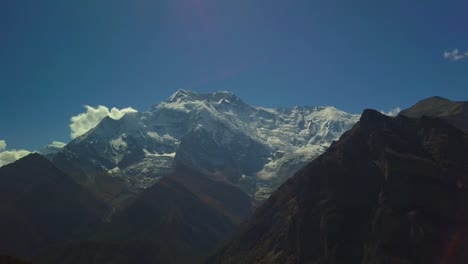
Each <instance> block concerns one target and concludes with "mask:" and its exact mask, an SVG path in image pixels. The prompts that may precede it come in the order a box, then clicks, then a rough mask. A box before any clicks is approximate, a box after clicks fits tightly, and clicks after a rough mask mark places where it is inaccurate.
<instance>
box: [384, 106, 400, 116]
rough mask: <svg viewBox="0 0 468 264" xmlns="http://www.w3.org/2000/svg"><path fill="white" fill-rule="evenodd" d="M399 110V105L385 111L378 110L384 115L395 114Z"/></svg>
mask: <svg viewBox="0 0 468 264" xmlns="http://www.w3.org/2000/svg"><path fill="white" fill-rule="evenodd" d="M400 112H401V108H400V107H395V108H393V109H390V110H389V111H387V112H385V111H383V110H382V111H380V113H382V114H384V115H388V116H397V115H398V113H400Z"/></svg>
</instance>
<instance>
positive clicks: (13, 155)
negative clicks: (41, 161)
mask: <svg viewBox="0 0 468 264" xmlns="http://www.w3.org/2000/svg"><path fill="white" fill-rule="evenodd" d="M6 146H7V144H6V141H5V140H0V167H1V166H3V165H7V164H9V163H12V162H14V161H16V160H18V159H21V158H22V157H24V156H26V155H28V154H29V153H31V152H30V151H28V150H24V149H19V150H16V149H12V150H5V149H6Z"/></svg>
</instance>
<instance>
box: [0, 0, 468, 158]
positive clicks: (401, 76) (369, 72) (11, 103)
mask: <svg viewBox="0 0 468 264" xmlns="http://www.w3.org/2000/svg"><path fill="white" fill-rule="evenodd" d="M467 10H468V1H466V0H465V1H457V0H453V1H442V0H441V1H430V0H404V1H403V0H392V1H375V0H366V1H363V0H354V1H349V0H340V1H338V0H293V1H285V0H236V1H221V0H154V1H150V0H125V1H124V0H108V1H104V0H100V1H96V0H80V1H59V0H57V1H51V0H42V1H37V0H29V1H27V0H14V1H2V2H1V3H0V33H1V34H0V62H1V63H0V67H1V68H0V89H1V93H0V139H5V140H6V141H7V143H8V145H9V148H27V149H37V148H39V147H41V146H43V145H45V144H47V143H48V142H49V141H52V140H61V141H68V140H69V128H68V124H69V118H70V117H71V116H72V115H75V114H77V113H80V112H82V111H83V105H85V104H86V105H92V106H96V105H98V104H102V105H105V106H108V107H113V106H116V107H119V108H120V107H126V106H131V107H134V108H136V109H138V110H147V109H148V107H149V106H150V105H152V104H155V103H157V102H159V101H161V100H163V99H165V98H167V97H168V96H170V94H172V93H173V92H174V91H175V90H177V89H179V88H183V89H187V90H193V91H197V92H211V91H217V90H229V91H232V92H234V93H236V94H237V95H238V96H239V97H241V98H242V99H244V100H245V101H246V102H248V103H251V104H254V105H262V106H293V105H334V106H336V107H338V108H340V109H343V110H345V111H349V112H356V113H358V112H361V111H362V109H364V108H376V109H383V110H388V109H390V108H393V107H396V106H400V107H402V108H404V107H407V106H409V105H411V104H413V103H415V102H416V101H417V100H419V99H422V98H424V97H428V96H432V95H440V96H444V97H448V98H449V99H453V100H467V99H468V59H466V60H465V59H461V60H458V61H451V60H447V59H444V58H443V56H442V54H443V52H444V51H451V50H453V49H455V48H458V49H460V51H461V52H465V51H468V15H466V14H467Z"/></svg>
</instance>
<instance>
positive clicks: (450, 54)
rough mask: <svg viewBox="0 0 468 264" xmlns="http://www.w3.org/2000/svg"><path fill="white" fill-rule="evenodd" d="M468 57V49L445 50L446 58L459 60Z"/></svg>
mask: <svg viewBox="0 0 468 264" xmlns="http://www.w3.org/2000/svg"><path fill="white" fill-rule="evenodd" d="M466 58H468V51H465V52H460V51H459V50H458V49H453V50H452V51H444V59H447V60H451V61H459V60H463V59H466Z"/></svg>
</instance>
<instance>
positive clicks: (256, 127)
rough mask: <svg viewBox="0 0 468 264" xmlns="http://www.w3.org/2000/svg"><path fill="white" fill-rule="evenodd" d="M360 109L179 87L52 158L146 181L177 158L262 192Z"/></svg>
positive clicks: (139, 184)
mask: <svg viewBox="0 0 468 264" xmlns="http://www.w3.org/2000/svg"><path fill="white" fill-rule="evenodd" d="M358 118H359V116H358V115H352V114H348V113H345V112H343V111H340V110H338V109H336V108H334V107H295V108H290V109H270V108H263V107H254V106H250V105H248V104H246V103H244V102H243V101H242V100H241V99H239V98H238V97H236V96H235V95H234V94H232V93H229V92H217V93H208V94H198V93H194V92H190V91H184V90H179V91H177V92H176V93H175V94H173V95H172V96H171V97H170V98H169V99H167V100H165V101H163V102H161V103H159V104H157V105H155V106H153V107H152V108H151V109H150V110H149V111H147V112H139V113H129V114H126V115H125V116H123V117H122V118H121V119H119V120H114V119H112V118H109V117H108V118H105V119H103V120H102V121H101V122H100V123H99V124H98V125H97V126H96V127H95V128H93V129H91V130H90V131H88V132H87V133H85V134H84V135H82V136H80V137H78V138H76V139H74V140H73V141H72V142H70V143H69V144H68V145H67V146H65V147H64V148H63V150H62V151H61V152H59V153H58V154H57V156H56V157H55V158H54V162H55V163H56V164H57V166H59V167H60V168H63V169H66V168H67V167H69V166H64V165H62V164H63V163H67V162H68V163H73V164H75V165H77V166H78V167H80V168H81V169H82V170H84V171H85V172H86V173H87V174H88V175H93V174H95V173H97V172H100V171H101V172H102V171H105V172H108V173H109V174H111V175H113V176H116V177H120V178H123V179H125V180H126V181H127V182H129V183H130V184H131V185H132V186H133V187H135V188H147V187H149V186H151V185H152V184H154V183H155V182H157V180H158V179H159V178H160V177H162V176H164V175H167V174H170V173H171V172H172V171H173V170H174V167H175V166H176V164H177V163H180V164H182V165H184V166H189V167H192V168H194V169H196V170H199V171H205V172H207V173H209V174H218V175H224V176H225V177H226V178H228V179H229V180H230V181H231V182H233V183H235V184H237V185H238V186H241V187H242V188H243V189H244V190H245V191H246V192H247V193H249V195H251V196H256V197H257V198H259V199H263V198H265V197H266V196H268V194H269V193H270V192H271V189H274V188H276V187H277V186H278V185H279V184H280V183H281V182H283V181H284V180H285V179H286V178H287V177H289V176H290V175H292V174H293V173H294V172H295V171H296V170H297V169H299V168H300V167H302V166H303V165H305V164H306V163H307V162H308V161H310V160H311V159H313V158H314V157H316V156H318V155H319V154H320V153H322V152H323V151H324V150H325V149H326V148H327V147H328V146H329V145H330V143H331V142H332V141H333V140H335V139H337V138H338V137H339V136H340V135H341V134H342V133H343V132H345V131H346V130H348V129H350V128H351V127H352V125H353V124H355V123H356V122H357V120H358Z"/></svg>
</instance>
